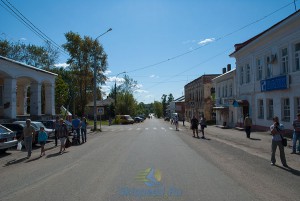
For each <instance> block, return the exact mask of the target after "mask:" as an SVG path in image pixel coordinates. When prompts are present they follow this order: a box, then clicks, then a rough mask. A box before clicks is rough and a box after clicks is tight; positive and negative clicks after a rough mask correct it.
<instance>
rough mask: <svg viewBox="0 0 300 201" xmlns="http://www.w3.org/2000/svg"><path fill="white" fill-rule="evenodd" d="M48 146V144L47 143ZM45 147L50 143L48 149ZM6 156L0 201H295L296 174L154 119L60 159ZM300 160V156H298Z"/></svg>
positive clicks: (298, 190) (98, 137)
mask: <svg viewBox="0 0 300 201" xmlns="http://www.w3.org/2000/svg"><path fill="white" fill-rule="evenodd" d="M48 147H49V146H48ZM50 147H51V146H50ZM25 156H26V153H25V152H17V151H9V152H8V154H7V155H5V156H2V157H1V158H0V165H1V166H0V178H1V180H0V181H1V182H0V189H1V191H0V200H3V201H4V200H14V201H15V200H22V201H27V200H31V201H41V200H49V201H50V200H51V201H52V200H93V201H94V200H103V201H104V200H105V201H115V200H116V201H117V200H184V201H194V200H205V201H206V200H214V201H218V200H230V201H234V200H239V201H240V200H243V201H247V200H272V201H274V200H275V201H276V200H285V201H286V200H297V199H299V197H300V185H299V184H300V179H299V176H300V174H299V172H298V171H293V174H292V173H291V172H290V171H286V170H285V169H284V168H281V167H278V168H273V167H271V166H270V163H269V162H268V161H267V160H266V159H264V158H262V157H257V156H256V155H253V154H250V153H248V152H247V151H245V150H241V149H239V148H237V147H234V146H231V145H229V144H227V143H222V141H220V140H216V139H215V136H211V137H210V136H209V133H208V134H207V139H196V138H192V137H191V133H190V130H188V129H180V131H175V127H174V126H173V125H171V124H170V123H167V122H164V121H163V120H159V119H147V120H146V121H145V122H143V123H140V124H134V125H114V126H110V127H108V126H107V127H103V132H101V133H91V134H90V135H88V141H87V143H85V144H82V145H79V146H73V147H70V148H69V149H68V150H67V152H66V153H64V154H63V155H59V154H58V148H57V147H54V148H53V147H51V148H50V149H49V150H47V152H46V156H44V157H42V158H39V152H38V151H35V152H34V154H33V156H32V157H31V158H30V159H25V158H24V157H25ZM299 157H300V156H299Z"/></svg>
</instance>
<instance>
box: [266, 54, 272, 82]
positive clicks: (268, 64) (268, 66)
mask: <svg viewBox="0 0 300 201" xmlns="http://www.w3.org/2000/svg"><path fill="white" fill-rule="evenodd" d="M266 71H267V72H266V78H271V77H272V64H271V58H270V57H267V68H266Z"/></svg>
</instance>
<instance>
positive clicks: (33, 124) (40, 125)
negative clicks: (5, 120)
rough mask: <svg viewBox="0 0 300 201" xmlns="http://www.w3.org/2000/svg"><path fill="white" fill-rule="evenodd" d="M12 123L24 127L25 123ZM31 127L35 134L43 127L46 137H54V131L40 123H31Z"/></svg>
mask: <svg viewBox="0 0 300 201" xmlns="http://www.w3.org/2000/svg"><path fill="white" fill-rule="evenodd" d="M13 123H17V124H22V125H24V126H26V121H15V122H13ZM31 126H33V128H34V129H35V130H36V131H37V134H38V131H39V130H40V128H41V127H44V128H45V132H46V133H47V135H48V138H51V137H54V135H55V134H54V130H53V129H48V128H47V127H46V126H45V125H44V124H43V123H42V122H39V121H31ZM36 138H37V136H36Z"/></svg>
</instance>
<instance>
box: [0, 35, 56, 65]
mask: <svg viewBox="0 0 300 201" xmlns="http://www.w3.org/2000/svg"><path fill="white" fill-rule="evenodd" d="M0 55H1V56H4V57H7V58H10V59H13V60H16V61H19V62H23V63H26V64H27V65H31V66H34V67H37V68H42V69H45V70H49V69H51V68H53V67H54V64H55V62H56V61H57V59H58V56H59V52H58V50H57V49H55V48H53V47H51V45H50V44H48V43H46V44H45V45H44V46H36V45H32V44H28V45H26V44H24V43H21V42H16V43H13V42H9V41H7V40H0Z"/></svg>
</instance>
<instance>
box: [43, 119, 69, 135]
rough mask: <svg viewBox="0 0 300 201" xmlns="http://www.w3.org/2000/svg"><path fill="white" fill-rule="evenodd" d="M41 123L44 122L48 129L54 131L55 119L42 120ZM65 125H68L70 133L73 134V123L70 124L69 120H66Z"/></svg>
mask: <svg viewBox="0 0 300 201" xmlns="http://www.w3.org/2000/svg"><path fill="white" fill-rule="evenodd" d="M39 122H42V123H43V124H44V125H45V126H46V128H48V129H52V130H54V123H55V119H51V120H40V121H39ZM64 123H65V124H66V126H67V128H68V131H69V133H72V123H71V122H69V121H68V120H64Z"/></svg>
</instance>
